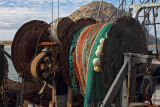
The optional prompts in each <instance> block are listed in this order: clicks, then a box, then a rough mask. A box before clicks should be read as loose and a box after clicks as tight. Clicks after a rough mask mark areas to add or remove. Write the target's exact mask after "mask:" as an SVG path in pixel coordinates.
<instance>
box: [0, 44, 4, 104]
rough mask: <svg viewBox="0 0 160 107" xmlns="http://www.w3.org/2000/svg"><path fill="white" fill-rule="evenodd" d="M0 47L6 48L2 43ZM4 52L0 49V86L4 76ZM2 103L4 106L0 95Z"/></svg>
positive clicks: (0, 102)
mask: <svg viewBox="0 0 160 107" xmlns="http://www.w3.org/2000/svg"><path fill="white" fill-rule="evenodd" d="M0 48H2V49H4V45H0ZM3 74H4V54H3V52H2V51H1V50H0V86H2V81H3V77H4V75H3ZM0 105H1V106H2V107H4V105H3V100H2V95H0Z"/></svg>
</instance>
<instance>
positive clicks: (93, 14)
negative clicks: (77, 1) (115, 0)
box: [69, 1, 117, 23]
mask: <svg viewBox="0 0 160 107" xmlns="http://www.w3.org/2000/svg"><path fill="white" fill-rule="evenodd" d="M99 6H100V2H99V1H93V2H91V3H88V4H87V5H84V6H82V7H80V9H78V10H76V11H75V12H74V13H72V14H71V15H69V17H70V18H71V19H72V20H78V19H81V18H93V19H95V20H96V19H97V14H98V11H99ZM115 10H117V8H116V7H115V6H114V5H112V4H111V3H108V2H103V3H102V8H101V11H100V18H99V22H103V23H106V22H107V21H108V19H109V18H110V17H111V15H112V14H113V13H114V12H115ZM115 20H116V16H115V15H114V16H113V18H112V19H111V22H113V21H115Z"/></svg>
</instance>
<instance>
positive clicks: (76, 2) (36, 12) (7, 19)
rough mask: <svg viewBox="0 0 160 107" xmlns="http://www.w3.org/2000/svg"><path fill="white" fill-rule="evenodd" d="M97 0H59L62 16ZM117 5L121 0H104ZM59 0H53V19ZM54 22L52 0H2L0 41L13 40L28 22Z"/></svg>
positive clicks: (55, 16)
mask: <svg viewBox="0 0 160 107" xmlns="http://www.w3.org/2000/svg"><path fill="white" fill-rule="evenodd" d="M91 1H95V0H59V2H60V4H59V5H60V10H59V13H60V17H65V16H68V15H70V14H71V13H73V12H74V11H76V10H77V9H79V8H80V7H81V6H83V5H86V4H87V3H89V2H91ZM104 1H106V2H110V3H112V4H114V5H117V3H118V1H119V0H104ZM57 2H58V0H53V7H54V8H53V19H56V18H57V16H58V8H57V6H58V3H57ZM31 20H42V21H45V22H47V23H50V22H52V0H0V41H1V40H13V38H14V35H15V33H16V31H17V30H18V29H19V28H20V27H21V26H22V25H23V24H24V23H26V22H28V21H31Z"/></svg>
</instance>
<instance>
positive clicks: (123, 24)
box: [101, 17, 147, 105]
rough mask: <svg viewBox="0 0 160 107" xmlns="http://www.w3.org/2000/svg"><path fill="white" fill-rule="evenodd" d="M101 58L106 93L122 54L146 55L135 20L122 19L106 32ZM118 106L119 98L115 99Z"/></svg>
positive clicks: (139, 26) (118, 67) (117, 68)
mask: <svg viewBox="0 0 160 107" xmlns="http://www.w3.org/2000/svg"><path fill="white" fill-rule="evenodd" d="M107 35H108V38H107V39H106V40H105V41H104V44H103V49H102V53H103V55H102V56H101V75H102V81H103V85H104V87H105V90H106V91H108V90H109V88H110V86H111V85H112V83H113V81H114V79H115V78H116V76H117V74H118V72H119V70H120V69H121V67H122V65H123V61H124V55H123V53H130V52H131V53H132V52H133V53H146V52H147V51H146V50H147V49H146V45H145V33H144V31H143V29H142V27H141V25H140V24H139V22H138V21H137V20H136V19H133V18H131V17H122V18H120V19H119V20H117V21H116V22H115V23H114V24H113V25H112V27H111V28H110V30H109V31H108V34H107ZM115 100H117V104H116V105H119V104H120V96H119V95H117V97H116V98H115Z"/></svg>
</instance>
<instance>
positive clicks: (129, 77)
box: [127, 54, 132, 107]
mask: <svg viewBox="0 0 160 107" xmlns="http://www.w3.org/2000/svg"><path fill="white" fill-rule="evenodd" d="M129 57H130V58H132V55H131V54H129ZM131 66H132V60H131V59H130V60H128V91H127V92H128V94H127V107H129V101H130V81H131V80H130V79H131Z"/></svg>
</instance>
